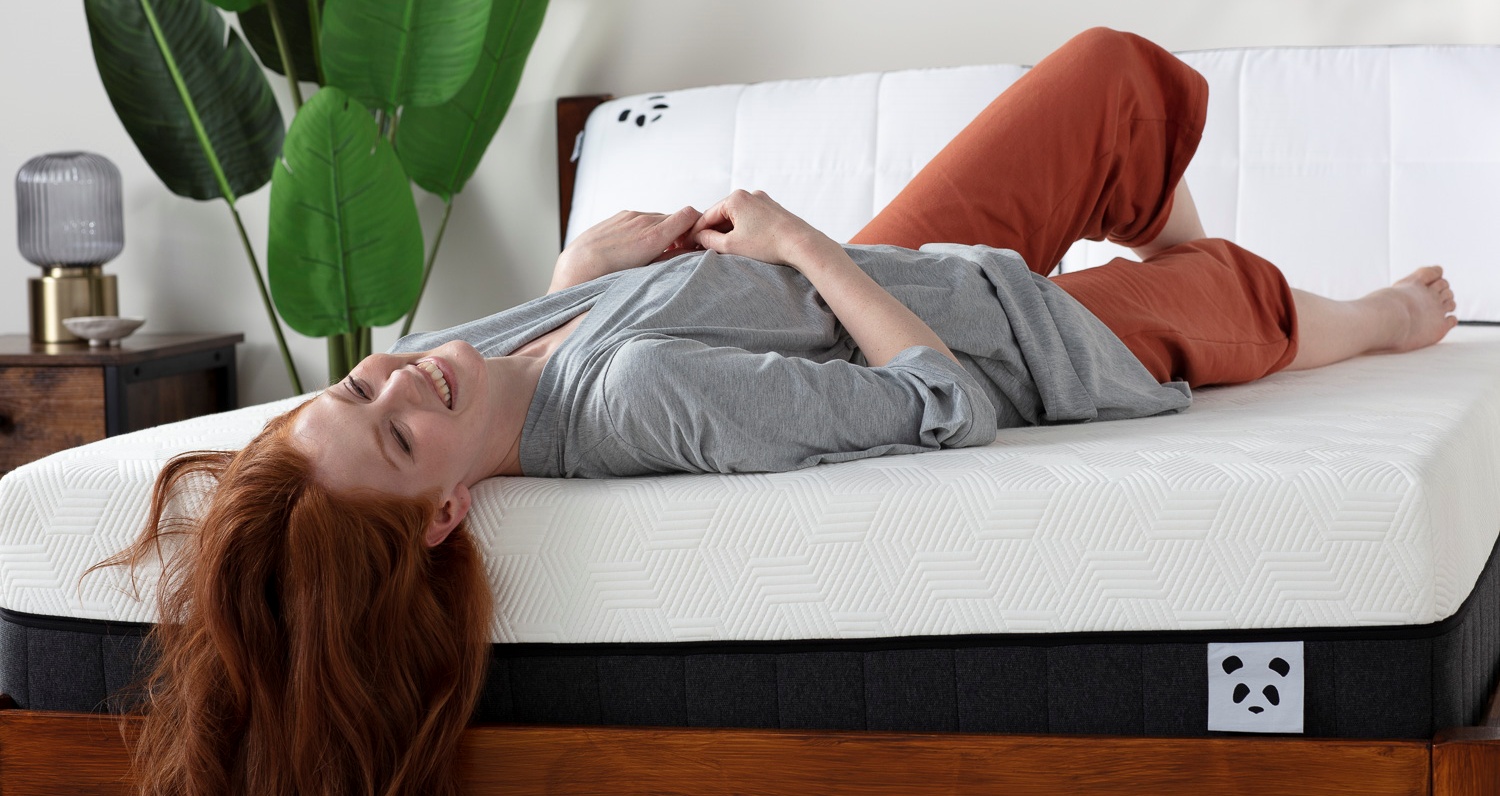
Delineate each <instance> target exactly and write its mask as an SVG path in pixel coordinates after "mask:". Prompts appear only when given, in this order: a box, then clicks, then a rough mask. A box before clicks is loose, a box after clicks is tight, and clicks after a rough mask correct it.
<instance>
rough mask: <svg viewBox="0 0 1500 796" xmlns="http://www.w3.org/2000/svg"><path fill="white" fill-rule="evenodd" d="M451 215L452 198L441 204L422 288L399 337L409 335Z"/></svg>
mask: <svg viewBox="0 0 1500 796" xmlns="http://www.w3.org/2000/svg"><path fill="white" fill-rule="evenodd" d="M452 214H453V197H451V196H450V197H448V198H447V200H445V201H444V202H443V223H442V224H439V225H438V231H437V237H436V238H434V239H433V241H432V253H430V254H428V255H427V266H426V267H425V268H423V269H422V286H421V287H419V288H417V300H416V301H413V302H412V303H411V312H408V313H407V314H406V323H403V324H401V335H402V336H403V337H405V336H406V335H408V334H410V333H411V322H412V319H413V318H415V317H417V305H419V304H421V303H422V294H423V293H425V292H426V291H427V278H428V277H430V276H432V264H433V263H435V262H437V253H438V247H439V246H441V245H443V232H444V231H446V230H447V229H448V217H449V216H450V215H452Z"/></svg>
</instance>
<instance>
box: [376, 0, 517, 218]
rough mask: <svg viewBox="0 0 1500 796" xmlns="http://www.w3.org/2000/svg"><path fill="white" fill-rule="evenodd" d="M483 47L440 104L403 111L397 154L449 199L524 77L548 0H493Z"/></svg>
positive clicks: (492, 134)
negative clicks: (471, 67) (466, 74)
mask: <svg viewBox="0 0 1500 796" xmlns="http://www.w3.org/2000/svg"><path fill="white" fill-rule="evenodd" d="M493 3H494V5H493V6H492V7H491V9H490V25H489V30H488V31H487V32H486V33H485V37H484V51H483V53H482V54H481V55H480V57H479V65H478V66H476V67H474V73H473V74H472V75H470V76H469V81H468V82H467V83H465V84H464V87H463V88H462V89H460V90H459V92H458V94H457V95H455V96H454V97H453V99H451V100H448V101H447V102H445V103H443V104H442V105H434V106H431V107H425V108H407V109H406V110H404V111H402V112H401V127H400V128H399V130H398V132H397V138H396V153H397V154H398V155H400V156H401V164H402V165H403V166H405V167H406V173H407V175H408V176H410V177H411V178H412V180H413V181H414V182H416V183H417V184H418V185H420V186H422V188H423V189H425V190H427V191H431V192H432V193H435V194H437V195H438V196H441V197H442V198H443V199H444V200H445V201H446V200H447V199H449V198H451V197H452V196H453V194H456V193H458V192H459V191H462V190H463V189H464V184H465V183H467V182H468V181H469V178H470V177H472V176H474V170H475V169H476V168H478V167H479V160H480V158H482V157H484V151H485V149H487V148H488V147H489V145H490V140H491V139H493V138H494V137H495V131H496V130H498V129H500V122H501V121H502V120H503V119H504V118H505V113H506V111H508V110H510V102H511V100H512V99H514V98H515V96H516V85H517V84H518V83H520V82H521V70H522V69H523V68H524V67H525V66H526V56H527V55H528V54H530V53H531V45H532V44H533V43H535V42H536V35H537V31H539V30H541V28H542V17H543V16H545V15H546V13H547V0H493Z"/></svg>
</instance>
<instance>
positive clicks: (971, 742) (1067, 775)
mask: <svg viewBox="0 0 1500 796" xmlns="http://www.w3.org/2000/svg"><path fill="white" fill-rule="evenodd" d="M135 721H136V720H134V719H126V720H124V722H123V726H124V731H125V732H129V729H130V727H131V726H133V725H134V724H135ZM121 733H122V722H121V720H120V718H119V717H116V716H104V715H97V714H84V713H60V712H50V711H28V710H18V709H15V707H14V705H13V703H10V702H9V700H8V699H6V698H5V697H3V696H0V796H41V795H42V794H47V795H48V796H50V795H51V794H57V793H69V794H81V795H83V796H91V795H92V794H100V795H101V796H102V795H103V794H122V795H123V794H128V793H130V791H131V789H130V782H129V778H130V773H129V772H130V766H129V759H128V756H127V753H126V746H125V742H124V740H123V738H122V735H121ZM459 765H460V766H461V769H462V772H461V776H462V778H463V782H464V792H465V793H469V794H497V795H498V794H506V796H522V795H524V794H572V793H578V794H584V793H611V794H630V793H664V794H673V793H680V794H695V796H715V795H717V794H731V793H747V792H749V793H785V794H797V795H798V796H802V794H829V795H830V796H837V795H839V794H866V793H888V794H916V795H920V794H969V793H982V792H992V793H1014V794H1027V793H1037V794H1041V793H1047V794H1052V793H1074V794H1141V793H1152V794H1158V793H1184V794H1186V793H1192V794H1201V793H1215V794H1237V793H1243V794H1254V796H1270V794H1279V793H1285V794H1308V795H1310V796H1316V795H1317V794H1329V795H1330V796H1333V795H1334V794H1337V795H1338V796H1345V795H1346V794H1350V793H1359V794H1434V796H1450V795H1455V794H1493V793H1500V730H1497V729H1496V728H1493V727H1483V726H1481V727H1465V728H1459V729H1454V730H1447V731H1444V732H1442V733H1439V734H1438V736H1437V737H1436V738H1435V739H1433V740H1432V741H1431V742H1428V741H1421V740H1415V741H1400V740H1398V741H1382V740H1373V741H1363V740H1339V739H1330V740H1317V739H1304V738H1285V737H1257V736H1246V737H1233V738H1228V737H1218V738H1130V737H1119V736H1079V735H986V734H959V733H877V732H802V731H790V730H734V729H656V728H624V727H538V726H515V725H510V726H501V725H484V726H475V727H471V728H470V729H469V730H468V731H467V732H466V733H465V735H464V741H463V747H462V749H461V751H460V756H459Z"/></svg>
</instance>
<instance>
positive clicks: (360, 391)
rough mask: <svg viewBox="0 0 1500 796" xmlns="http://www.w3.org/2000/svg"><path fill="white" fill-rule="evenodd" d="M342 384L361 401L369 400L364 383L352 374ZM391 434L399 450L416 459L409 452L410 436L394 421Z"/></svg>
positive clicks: (413, 459)
mask: <svg viewBox="0 0 1500 796" xmlns="http://www.w3.org/2000/svg"><path fill="white" fill-rule="evenodd" d="M344 386H345V388H346V389H348V390H349V392H350V393H351V394H353V395H354V396H355V397H357V398H359V399H360V400H361V401H368V400H370V394H369V393H368V392H366V391H365V387H364V385H363V384H360V383H359V382H358V381H356V380H355V378H354V377H353V376H352V375H351V376H350V377H349V378H347V379H345V380H344ZM391 436H392V437H394V438H395V440H396V445H397V446H398V447H400V448H401V452H402V453H404V454H406V456H407V458H409V459H411V460H412V461H416V457H415V456H413V455H412V452H411V437H410V436H409V435H408V433H407V432H404V431H402V430H401V428H400V427H398V426H397V425H396V424H395V423H392V424H391Z"/></svg>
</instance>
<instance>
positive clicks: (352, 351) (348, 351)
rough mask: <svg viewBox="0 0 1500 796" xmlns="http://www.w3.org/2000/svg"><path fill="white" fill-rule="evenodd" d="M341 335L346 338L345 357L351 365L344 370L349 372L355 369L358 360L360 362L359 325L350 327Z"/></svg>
mask: <svg viewBox="0 0 1500 796" xmlns="http://www.w3.org/2000/svg"><path fill="white" fill-rule="evenodd" d="M339 336H340V337H342V338H343V339H344V357H345V358H346V359H347V361H348V362H349V366H348V367H347V368H346V369H345V371H344V372H346V373H347V372H349V371H350V370H353V369H354V364H355V363H356V362H359V327H355V328H353V329H350V330H349V331H347V332H345V333H343V334H342V335H339Z"/></svg>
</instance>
